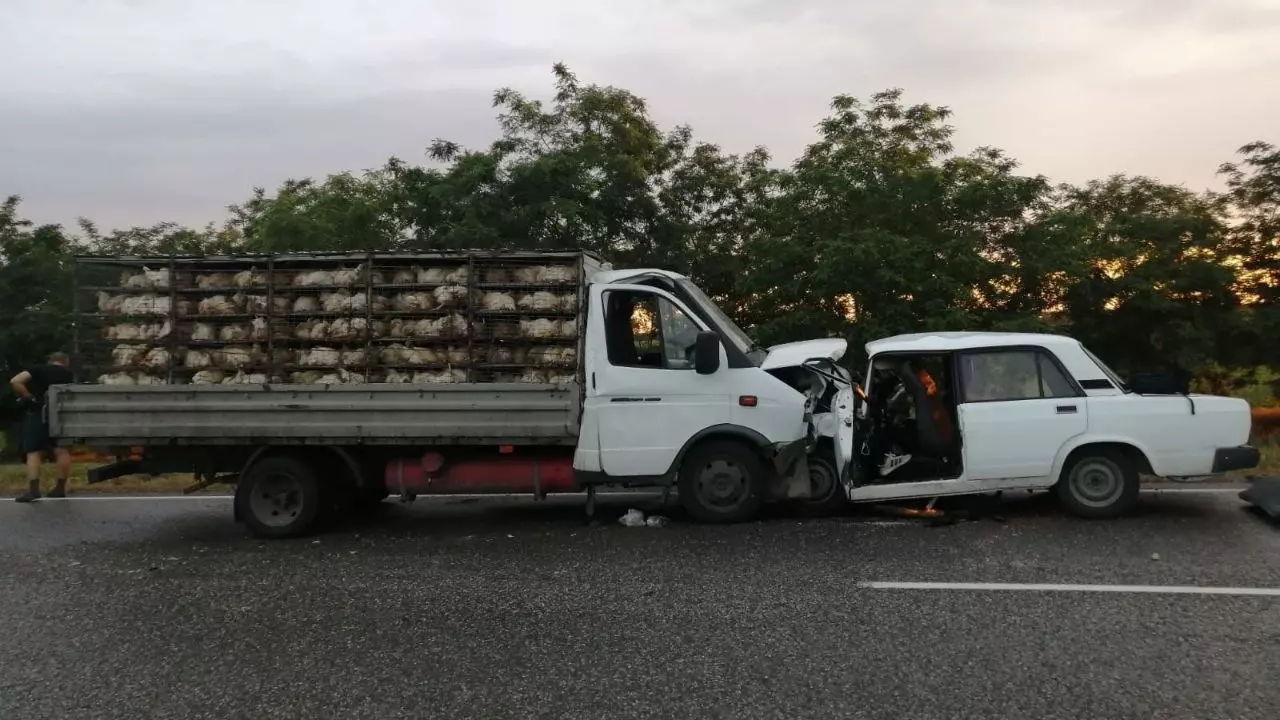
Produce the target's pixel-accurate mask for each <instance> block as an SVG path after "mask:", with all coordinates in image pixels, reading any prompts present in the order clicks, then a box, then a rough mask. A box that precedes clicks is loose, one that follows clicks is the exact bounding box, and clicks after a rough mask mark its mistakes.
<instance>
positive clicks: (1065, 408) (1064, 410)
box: [1058, 405, 1076, 415]
mask: <svg viewBox="0 0 1280 720" xmlns="http://www.w3.org/2000/svg"><path fill="white" fill-rule="evenodd" d="M1058 414H1059V415H1075V414H1076V406H1075V405H1059V406H1058Z"/></svg>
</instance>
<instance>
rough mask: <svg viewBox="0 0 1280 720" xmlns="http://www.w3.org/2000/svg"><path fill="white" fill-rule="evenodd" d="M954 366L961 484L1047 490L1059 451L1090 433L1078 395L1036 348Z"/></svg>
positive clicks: (980, 355) (982, 354)
mask: <svg viewBox="0 0 1280 720" xmlns="http://www.w3.org/2000/svg"><path fill="white" fill-rule="evenodd" d="M956 362H957V366H958V370H959V373H958V377H959V380H960V396H959V397H960V402H959V405H958V410H959V413H958V414H959V417H960V436H961V439H962V441H963V444H964V477H965V478H966V479H968V480H1004V479H1013V478H1042V479H1044V480H1045V482H1046V483H1051V482H1052V481H1053V478H1051V477H1049V476H1050V474H1051V473H1052V472H1053V466H1054V462H1055V460H1056V459H1057V456H1058V452H1059V450H1060V449H1061V448H1062V446H1063V445H1064V444H1066V443H1067V442H1068V441H1070V440H1071V439H1072V438H1074V437H1076V436H1078V435H1082V434H1084V432H1085V431H1086V430H1087V429H1088V424H1089V418H1088V405H1087V404H1086V402H1085V394H1084V391H1083V390H1082V389H1081V388H1080V387H1079V385H1078V384H1077V383H1076V382H1075V381H1074V380H1073V379H1072V378H1071V376H1070V375H1069V374H1068V373H1067V371H1066V370H1065V369H1064V368H1063V367H1062V365H1061V363H1060V362H1058V359H1057V358H1056V357H1054V355H1053V354H1052V353H1050V352H1049V351H1048V350H1046V349H1044V348H1040V347H1000V348H983V349H980V350H971V351H966V352H963V353H959V354H958V355H957V356H956Z"/></svg>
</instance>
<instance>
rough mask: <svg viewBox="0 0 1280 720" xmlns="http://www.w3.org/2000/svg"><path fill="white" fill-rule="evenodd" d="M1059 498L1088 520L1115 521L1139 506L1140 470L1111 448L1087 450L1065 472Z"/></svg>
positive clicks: (1073, 511) (1063, 470)
mask: <svg viewBox="0 0 1280 720" xmlns="http://www.w3.org/2000/svg"><path fill="white" fill-rule="evenodd" d="M1056 489H1057V491H1058V499H1059V500H1060V501H1061V502H1062V504H1063V506H1065V507H1066V508H1067V510H1069V511H1070V512H1071V513H1073V514H1075V515H1078V516H1080V517H1085V518H1095V519H1101V518H1113V517H1119V516H1121V515H1125V514H1127V513H1129V512H1131V511H1132V510H1133V509H1134V508H1135V507H1137V505H1138V490H1139V487H1138V470H1137V468H1135V467H1134V465H1133V463H1132V462H1130V461H1129V459H1128V458H1126V457H1125V456H1124V454H1123V453H1120V452H1118V451H1116V450H1113V449H1110V448H1098V449H1096V450H1091V449H1086V450H1084V451H1082V452H1080V453H1078V454H1077V455H1075V456H1073V457H1072V458H1070V459H1069V461H1068V462H1067V465H1066V467H1064V468H1063V469H1062V477H1060V478H1059V479H1058V484H1057V488H1056Z"/></svg>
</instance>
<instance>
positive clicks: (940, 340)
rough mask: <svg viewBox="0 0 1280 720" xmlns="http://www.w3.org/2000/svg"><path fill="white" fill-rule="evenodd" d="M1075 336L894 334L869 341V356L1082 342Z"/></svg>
mask: <svg viewBox="0 0 1280 720" xmlns="http://www.w3.org/2000/svg"><path fill="white" fill-rule="evenodd" d="M1078 344H1079V342H1078V341H1077V340H1076V339H1075V338H1071V337H1067V336H1066V335H1052V334H1049V333H1006V332H931V333H911V334H907V335H894V336H893V337H887V338H882V339H880V340H873V341H871V342H869V343H867V345H866V348H867V354H868V355H879V354H880V353H886V352H929V351H933V352H946V351H949V350H972V349H975V348H989V347H1007V346H1009V345H1035V346H1038V347H1045V348H1053V347H1066V346H1072V345H1078Z"/></svg>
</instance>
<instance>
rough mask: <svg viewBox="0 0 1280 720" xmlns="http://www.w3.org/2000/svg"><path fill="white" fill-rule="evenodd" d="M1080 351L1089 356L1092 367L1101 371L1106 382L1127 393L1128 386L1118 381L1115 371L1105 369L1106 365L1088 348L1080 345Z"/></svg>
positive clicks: (1118, 377)
mask: <svg viewBox="0 0 1280 720" xmlns="http://www.w3.org/2000/svg"><path fill="white" fill-rule="evenodd" d="M1080 349H1081V350H1084V354H1085V355H1088V356H1089V359H1090V360H1092V361H1093V364H1094V365H1097V366H1098V369H1099V370H1101V371H1102V374H1103V375H1106V376H1107V379H1108V380H1110V381H1111V382H1113V383H1115V386H1116V387H1118V388H1120V389H1121V390H1123V391H1125V392H1129V386H1128V385H1126V384H1125V382H1124V381H1123V380H1121V379H1120V376H1119V375H1117V374H1115V371H1113V370H1112V369H1111V368H1109V367H1107V364H1106V363H1104V362H1102V360H1101V359H1100V358H1099V357H1098V356H1097V355H1094V354H1093V351H1091V350H1090V349H1089V348H1087V347H1085V346H1084V345H1081V346H1080Z"/></svg>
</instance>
